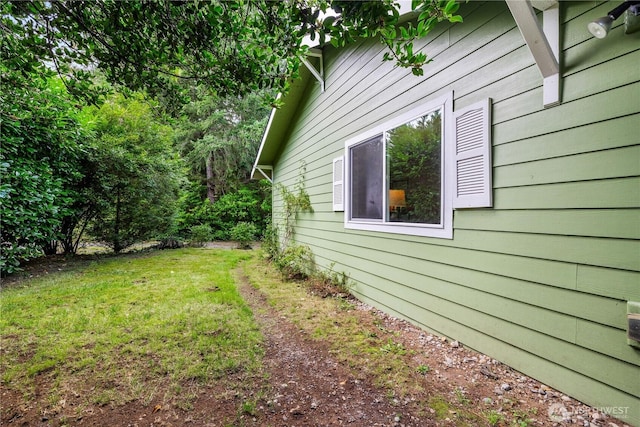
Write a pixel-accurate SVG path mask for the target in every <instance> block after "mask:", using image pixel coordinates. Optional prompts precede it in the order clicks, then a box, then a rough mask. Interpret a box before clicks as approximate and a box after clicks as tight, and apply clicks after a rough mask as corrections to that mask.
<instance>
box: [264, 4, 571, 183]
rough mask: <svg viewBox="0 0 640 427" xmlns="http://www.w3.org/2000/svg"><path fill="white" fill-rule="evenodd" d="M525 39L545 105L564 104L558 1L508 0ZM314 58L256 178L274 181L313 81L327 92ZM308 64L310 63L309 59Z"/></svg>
mask: <svg viewBox="0 0 640 427" xmlns="http://www.w3.org/2000/svg"><path fill="white" fill-rule="evenodd" d="M506 3H507V6H508V7H509V10H510V11H511V14H512V15H513V18H514V20H515V21H516V24H517V25H518V28H519V29H520V32H521V33H522V36H523V38H524V40H525V42H526V44H527V46H528V47H529V50H530V51H531V54H532V55H533V58H534V60H535V61H536V65H537V66H538V69H539V70H540V73H541V74H542V77H543V86H544V87H543V104H544V106H545V107H551V106H554V105H557V104H559V103H560V67H559V62H560V61H559V49H560V43H559V40H560V36H559V32H560V30H559V28H560V21H559V11H558V0H506ZM410 4H411V3H410V1H409V0H402V1H401V2H400V5H401V9H400V12H401V19H400V21H401V22H402V21H406V20H409V19H412V18H414V17H415V16H417V14H416V13H414V12H412V11H411V10H410ZM533 8H536V9H538V10H541V11H542V14H543V23H542V25H541V24H540V23H539V22H538V18H537V15H536V12H535V11H534V10H533ZM310 52H312V55H311V56H312V57H314V56H315V57H316V58H317V57H318V55H319V54H318V52H320V69H319V70H318V69H314V67H312V66H310V65H309V64H305V65H306V66H305V67H300V76H299V78H298V79H296V80H294V81H292V83H291V87H290V88H289V92H288V93H287V94H286V96H284V97H283V98H282V106H281V107H280V108H274V109H273V110H272V111H271V116H270V117H269V121H268V123H267V127H266V129H265V131H264V134H263V137H262V142H261V143H260V149H259V150H258V155H257V157H256V161H255V163H254V165H253V170H252V171H251V178H252V179H262V178H267V179H269V180H271V179H272V178H273V176H272V172H273V163H274V162H275V160H276V158H277V156H278V153H279V152H280V149H281V144H282V142H283V141H284V140H285V138H286V137H287V132H288V130H289V125H290V124H291V122H292V119H293V118H294V116H295V114H296V113H297V112H298V111H299V106H300V102H301V101H302V96H303V95H304V93H305V91H306V89H307V86H308V84H309V82H310V81H313V80H316V79H317V80H318V81H319V82H320V85H321V86H322V89H324V87H323V86H324V81H323V80H324V74H323V70H322V57H321V50H319V49H317V48H316V49H311V50H310ZM306 62H309V60H308V59H307V60H306Z"/></svg>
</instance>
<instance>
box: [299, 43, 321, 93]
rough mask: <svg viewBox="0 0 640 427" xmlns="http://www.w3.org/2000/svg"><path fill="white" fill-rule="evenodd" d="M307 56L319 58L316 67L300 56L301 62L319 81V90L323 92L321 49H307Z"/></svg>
mask: <svg viewBox="0 0 640 427" xmlns="http://www.w3.org/2000/svg"><path fill="white" fill-rule="evenodd" d="M307 56H311V57H313V58H318V59H319V67H318V68H316V67H314V66H313V64H312V63H311V62H309V60H308V59H307V58H302V63H303V64H304V65H305V66H306V67H307V68H308V69H309V71H311V74H313V77H315V78H316V80H318V81H319V82H320V91H321V92H324V63H323V61H322V51H321V50H320V49H309V52H308V53H307Z"/></svg>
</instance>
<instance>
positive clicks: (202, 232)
mask: <svg viewBox="0 0 640 427" xmlns="http://www.w3.org/2000/svg"><path fill="white" fill-rule="evenodd" d="M212 234H213V233H212V230H211V226H210V225H208V224H200V225H194V226H193V227H191V244H192V245H202V244H203V243H205V242H209V241H211V238H212Z"/></svg>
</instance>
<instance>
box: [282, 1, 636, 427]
mask: <svg viewBox="0 0 640 427" xmlns="http://www.w3.org/2000/svg"><path fill="white" fill-rule="evenodd" d="M610 7H611V6H610V4H608V3H596V2H566V3H561V18H560V19H561V30H560V34H561V51H562V53H561V71H562V72H561V75H562V82H561V85H562V104H561V105H559V106H556V107H554V108H550V109H544V108H543V107H542V77H541V76H540V73H539V71H538V69H537V68H536V65H535V63H534V61H533V58H532V56H531V53H530V52H529V50H528V48H527V47H526V45H525V44H524V41H523V38H522V36H521V34H520V32H519V30H518V28H517V27H516V25H515V22H514V20H513V18H512V16H511V14H510V13H509V10H508V8H507V7H506V5H505V4H504V3H502V2H487V3H477V2H472V3H470V4H465V5H464V6H463V7H462V8H461V12H462V15H463V17H464V23H463V24H458V25H455V26H448V25H442V26H440V27H437V28H436V29H435V30H434V32H433V33H432V34H431V35H430V36H429V37H428V38H427V39H425V40H423V41H421V42H419V43H417V44H416V49H414V50H417V48H418V47H420V48H422V47H424V48H425V51H426V52H427V53H428V54H429V56H430V57H431V58H433V59H434V62H432V63H430V64H428V65H427V66H426V67H425V76H424V77H415V76H413V75H411V72H410V71H408V70H404V69H398V68H394V66H393V64H392V63H389V62H383V61H382V60H381V58H382V54H383V49H384V47H383V46H382V45H381V44H379V43H377V42H373V41H364V42H361V43H358V44H354V45H351V46H348V47H346V48H344V49H342V50H339V51H338V50H335V49H333V48H332V47H327V48H325V50H324V54H325V58H324V59H325V76H326V79H325V84H326V90H325V92H324V93H321V92H320V87H319V84H318V83H316V82H312V83H310V84H309V86H308V87H307V89H306V93H305V95H304V97H303V100H302V102H301V104H300V108H299V112H298V113H297V115H296V117H294V119H293V121H292V122H291V123H290V125H289V129H288V131H287V133H286V135H287V136H286V139H285V140H284V141H283V142H282V149H281V152H280V154H279V156H278V158H277V161H276V162H275V164H274V182H276V183H282V184H283V185H285V186H288V187H293V185H295V183H296V181H297V180H298V179H299V176H300V169H301V165H302V164H304V168H305V173H304V183H305V186H306V190H307V192H308V193H309V195H310V199H311V203H312V206H313V209H314V212H313V213H305V214H302V215H300V217H299V218H298V221H297V225H296V234H295V239H296V241H297V243H299V244H304V245H308V246H309V247H310V248H311V249H312V251H313V253H314V255H315V260H316V262H317V264H318V265H319V266H320V267H324V268H327V267H328V266H329V265H331V264H334V265H333V269H334V271H344V272H346V273H347V274H348V275H349V276H350V277H351V280H352V282H353V283H354V284H355V286H354V293H355V294H356V296H357V297H358V298H360V299H362V300H363V301H365V302H367V303H370V304H372V305H374V306H376V307H378V308H380V309H382V310H384V311H386V312H388V313H391V314H394V315H396V316H398V317H401V318H405V319H408V320H410V321H411V322H413V323H415V324H418V325H420V326H421V327H423V328H425V329H427V330H430V331H432V332H435V333H438V334H442V335H445V336H449V337H452V338H454V339H457V340H459V341H460V342H462V343H463V344H465V345H467V346H469V347H471V348H474V349H476V350H479V351H481V352H483V353H486V354H488V355H490V356H492V357H494V358H496V359H498V360H500V361H503V362H505V363H507V364H508V365H510V366H512V367H514V368H515V369H517V370H519V371H521V372H523V373H525V374H527V375H530V376H533V377H534V378H537V379H539V380H540V381H542V382H544V383H546V384H549V385H551V386H553V387H555V388H557V389H559V390H561V391H563V392H565V393H567V394H569V395H571V396H573V397H575V398H577V399H579V400H581V401H583V402H586V403H588V404H591V405H593V406H596V407H615V408H624V413H623V414H620V413H619V414H618V415H622V417H623V418H624V420H625V421H626V422H628V423H631V424H636V425H640V349H638V348H634V347H632V346H630V345H628V344H627V338H626V312H627V301H640V273H639V271H640V242H639V241H640V68H639V64H640V43H639V40H640V39H639V37H640V36H639V34H640V33H636V34H633V35H624V34H623V30H622V29H621V28H618V29H614V30H613V31H612V32H611V34H609V36H608V37H607V38H606V39H604V40H598V39H595V38H593V37H592V36H591V35H590V34H589V33H588V32H587V31H586V26H587V23H588V22H589V21H591V20H593V19H595V18H597V17H599V16H603V15H606V13H607V12H608V10H609V9H610ZM450 91H453V93H454V111H455V110H458V109H460V108H464V107H466V106H468V105H470V104H473V103H475V102H477V101H480V100H482V99H484V98H487V97H490V98H492V100H493V104H492V115H493V118H492V132H493V137H492V145H493V151H492V156H493V160H492V165H493V166H492V171H493V197H494V204H493V208H487V209H466V210H456V211H455V212H454V220H453V229H454V235H453V239H439V238H428V237H415V236H408V235H398V234H388V233H379V232H367V231H360V230H352V229H345V227H344V213H343V212H333V210H332V159H333V158H335V157H336V156H339V155H341V154H342V153H343V152H344V143H345V141H346V140H348V139H349V138H354V137H356V136H358V135H359V134H360V133H362V132H364V131H366V130H367V129H368V128H371V127H373V126H375V125H376V123H379V122H381V121H384V120H387V119H389V118H390V117H394V116H397V115H400V114H402V113H403V112H404V111H407V110H409V109H410V108H412V107H414V106H415V105H416V104H418V103H421V102H424V101H427V100H429V99H432V98H436V97H438V96H440V95H442V94H444V93H447V92H450ZM281 207H282V204H281V200H280V198H279V194H278V192H277V191H274V221H275V222H276V223H277V221H278V218H279V215H280V214H279V211H280V210H281ZM605 410H606V409H605Z"/></svg>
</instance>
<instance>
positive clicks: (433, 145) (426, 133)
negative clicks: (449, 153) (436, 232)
mask: <svg viewBox="0 0 640 427" xmlns="http://www.w3.org/2000/svg"><path fill="white" fill-rule="evenodd" d="M441 123H442V120H441V110H437V111H434V112H432V113H429V114H427V115H425V116H422V117H420V118H419V119H416V120H414V121H412V122H409V123H406V124H404V125H402V126H399V127H397V128H395V129H393V130H391V131H389V132H388V134H387V180H388V185H389V187H388V188H389V197H388V209H387V212H388V213H389V217H388V218H389V221H392V222H414V223H422V224H434V225H435V224H440V223H441V218H440V215H441V214H440V212H441V209H440V208H441V195H440V189H441V185H440V183H441V176H440V175H441V161H440V158H441V152H442V148H441V145H442V126H441Z"/></svg>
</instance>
